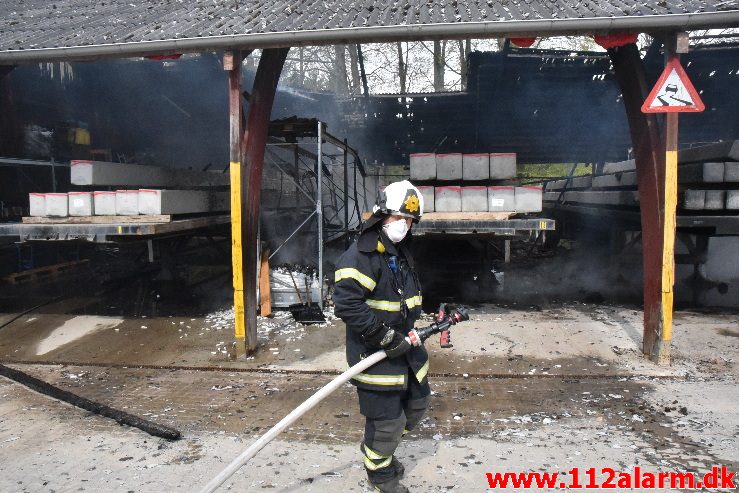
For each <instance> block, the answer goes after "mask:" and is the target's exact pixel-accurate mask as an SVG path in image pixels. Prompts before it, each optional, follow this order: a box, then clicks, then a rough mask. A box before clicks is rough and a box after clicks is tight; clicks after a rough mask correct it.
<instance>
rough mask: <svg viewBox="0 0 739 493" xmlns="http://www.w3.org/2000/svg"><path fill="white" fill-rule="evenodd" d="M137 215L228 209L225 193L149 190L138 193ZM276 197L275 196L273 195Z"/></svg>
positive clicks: (227, 199) (227, 195)
mask: <svg viewBox="0 0 739 493" xmlns="http://www.w3.org/2000/svg"><path fill="white" fill-rule="evenodd" d="M138 192H139V193H138V213H139V214H195V213H203V212H221V211H226V210H228V209H229V206H230V203H229V198H230V197H229V194H228V193H227V192H209V191H201V190H151V189H143V188H142V189H140V190H139V191H138ZM273 195H275V196H276V194H273Z"/></svg>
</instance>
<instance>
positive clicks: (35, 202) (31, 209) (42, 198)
mask: <svg viewBox="0 0 739 493" xmlns="http://www.w3.org/2000/svg"><path fill="white" fill-rule="evenodd" d="M28 213H29V215H31V216H34V217H42V216H45V215H46V194H43V193H29V194H28Z"/></svg>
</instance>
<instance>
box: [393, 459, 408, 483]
mask: <svg viewBox="0 0 739 493" xmlns="http://www.w3.org/2000/svg"><path fill="white" fill-rule="evenodd" d="M390 464H391V466H392V467H394V468H395V477H396V478H398V479H403V476H405V466H404V465H403V463H402V462H400V461H399V460H398V459H396V458H395V456H394V455H393V459H392V462H391V463H390Z"/></svg>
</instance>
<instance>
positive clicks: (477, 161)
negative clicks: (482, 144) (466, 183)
mask: <svg viewBox="0 0 739 493" xmlns="http://www.w3.org/2000/svg"><path fill="white" fill-rule="evenodd" d="M489 178H490V154H487V153H485V154H464V155H463V156H462V179H463V180H487V179H489Z"/></svg>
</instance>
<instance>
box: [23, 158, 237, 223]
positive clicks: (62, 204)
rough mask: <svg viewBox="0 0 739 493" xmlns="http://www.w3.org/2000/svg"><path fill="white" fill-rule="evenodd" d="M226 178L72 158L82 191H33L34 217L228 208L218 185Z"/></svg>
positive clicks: (73, 181) (72, 175)
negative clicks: (74, 159)
mask: <svg viewBox="0 0 739 493" xmlns="http://www.w3.org/2000/svg"><path fill="white" fill-rule="evenodd" d="M228 180H229V177H228V175H227V174H224V173H217V172H207V171H191V170H183V169H174V168H164V167H159V166H142V165H132V164H122V163H107V162H100V161H87V160H80V161H72V163H71V165H70V182H71V184H72V185H76V186H79V187H82V188H84V190H79V191H73V192H68V193H31V194H29V205H30V207H29V209H30V215H31V216H32V217H55V218H64V217H68V216H72V217H85V216H89V217H92V216H136V215H176V214H202V213H209V212H221V211H227V210H228V208H229V195H228V192H225V191H219V190H218V188H219V187H220V188H221V190H223V189H225V187H226V186H228V184H229V181H228ZM142 186H145V187H147V188H139V187H142ZM97 187H105V188H108V189H107V190H100V189H95V188H97ZM148 187H157V188H148ZM91 188H92V190H90V189H91ZM111 188H113V189H114V190H111ZM193 189H195V190H193Z"/></svg>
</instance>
